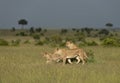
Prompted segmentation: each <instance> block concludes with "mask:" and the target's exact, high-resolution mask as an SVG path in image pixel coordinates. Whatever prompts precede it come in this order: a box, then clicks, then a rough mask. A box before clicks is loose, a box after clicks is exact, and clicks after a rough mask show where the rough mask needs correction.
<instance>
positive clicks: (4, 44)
mask: <svg viewBox="0 0 120 83" xmlns="http://www.w3.org/2000/svg"><path fill="white" fill-rule="evenodd" d="M8 45H9V43H8V41H6V40H4V39H0V46H8Z"/></svg>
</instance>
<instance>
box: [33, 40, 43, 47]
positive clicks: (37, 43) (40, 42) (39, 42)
mask: <svg viewBox="0 0 120 83" xmlns="http://www.w3.org/2000/svg"><path fill="white" fill-rule="evenodd" d="M35 45H40V46H42V45H44V42H43V41H41V40H39V41H37V42H36V44H35Z"/></svg>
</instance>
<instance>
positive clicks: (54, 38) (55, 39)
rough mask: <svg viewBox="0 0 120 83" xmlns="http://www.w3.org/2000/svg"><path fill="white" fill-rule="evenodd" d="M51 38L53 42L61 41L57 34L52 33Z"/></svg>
mask: <svg viewBox="0 0 120 83" xmlns="http://www.w3.org/2000/svg"><path fill="white" fill-rule="evenodd" d="M51 40H52V41H53V42H55V43H59V42H61V41H62V38H61V37H60V36H59V35H54V36H52V37H51Z"/></svg>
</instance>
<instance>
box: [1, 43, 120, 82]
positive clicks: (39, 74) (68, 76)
mask: <svg viewBox="0 0 120 83" xmlns="http://www.w3.org/2000/svg"><path fill="white" fill-rule="evenodd" d="M53 50H54V48H50V47H47V46H32V45H26V46H19V47H0V83H119V82H120V79H119V78H120V48H115V47H111V48H105V47H99V46H97V47H86V48H85V50H93V52H94V55H95V62H94V63H86V64H85V65H81V64H73V65H70V64H66V65H64V66H63V65H62V63H51V64H46V60H45V58H44V57H43V56H42V54H43V53H44V52H45V51H49V52H52V51H53Z"/></svg>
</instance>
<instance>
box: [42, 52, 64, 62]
mask: <svg viewBox="0 0 120 83" xmlns="http://www.w3.org/2000/svg"><path fill="white" fill-rule="evenodd" d="M43 56H44V57H45V58H46V59H47V61H46V63H50V62H59V61H60V60H62V58H61V57H60V56H59V55H57V54H52V53H47V52H45V53H44V55H43Z"/></svg>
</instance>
